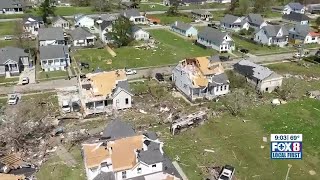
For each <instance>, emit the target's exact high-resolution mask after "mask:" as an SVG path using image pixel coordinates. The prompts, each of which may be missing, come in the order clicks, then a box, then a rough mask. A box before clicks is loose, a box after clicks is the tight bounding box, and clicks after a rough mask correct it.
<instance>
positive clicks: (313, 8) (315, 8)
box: [307, 4, 320, 14]
mask: <svg viewBox="0 0 320 180" xmlns="http://www.w3.org/2000/svg"><path fill="white" fill-rule="evenodd" d="M307 10H308V12H310V13H311V14H317V13H320V4H309V5H307Z"/></svg>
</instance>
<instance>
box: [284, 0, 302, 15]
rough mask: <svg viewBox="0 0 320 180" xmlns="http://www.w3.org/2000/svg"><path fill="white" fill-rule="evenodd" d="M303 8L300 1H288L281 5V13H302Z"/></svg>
mask: <svg viewBox="0 0 320 180" xmlns="http://www.w3.org/2000/svg"><path fill="white" fill-rule="evenodd" d="M305 9H306V8H305V7H304V6H303V5H302V4H300V3H298V2H291V3H288V4H287V5H285V6H284V7H283V10H282V14H290V13H291V12H296V13H300V14H304V13H305Z"/></svg>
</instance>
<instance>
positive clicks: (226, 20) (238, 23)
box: [220, 14, 249, 32]
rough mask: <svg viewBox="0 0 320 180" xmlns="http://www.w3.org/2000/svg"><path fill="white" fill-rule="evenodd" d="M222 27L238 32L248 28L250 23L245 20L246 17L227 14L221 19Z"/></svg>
mask: <svg viewBox="0 0 320 180" xmlns="http://www.w3.org/2000/svg"><path fill="white" fill-rule="evenodd" d="M220 28H221V29H227V30H232V31H236V32H237V31H240V30H241V29H245V30H248V29H249V23H248V22H247V21H246V20H245V17H238V16H234V15H231V14H226V15H225V16H224V17H223V18H222V19H221V20H220Z"/></svg>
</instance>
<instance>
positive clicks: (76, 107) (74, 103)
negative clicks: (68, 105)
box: [72, 102, 80, 112]
mask: <svg viewBox="0 0 320 180" xmlns="http://www.w3.org/2000/svg"><path fill="white" fill-rule="evenodd" d="M72 111H74V112H79V111H80V105H79V103H77V102H73V103H72Z"/></svg>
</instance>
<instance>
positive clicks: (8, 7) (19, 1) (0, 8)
mask: <svg viewBox="0 0 320 180" xmlns="http://www.w3.org/2000/svg"><path fill="white" fill-rule="evenodd" d="M24 8H25V7H24V1H23V0H1V1H0V14H22V13H23V9H24Z"/></svg>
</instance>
